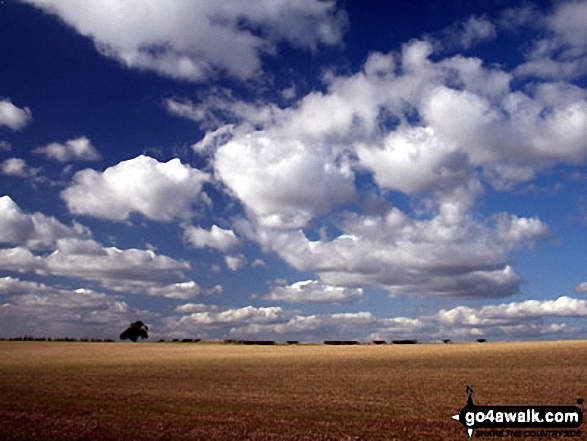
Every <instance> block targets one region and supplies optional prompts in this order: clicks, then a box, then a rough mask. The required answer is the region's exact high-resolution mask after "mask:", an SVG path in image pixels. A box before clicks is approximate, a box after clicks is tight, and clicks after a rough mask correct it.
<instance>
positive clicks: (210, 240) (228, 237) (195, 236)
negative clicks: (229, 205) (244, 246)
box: [184, 225, 240, 251]
mask: <svg viewBox="0 0 587 441" xmlns="http://www.w3.org/2000/svg"><path fill="white" fill-rule="evenodd" d="M184 237H185V238H186V239H187V240H188V242H189V243H190V244H191V245H193V246H195V247H196V248H205V247H209V248H215V249H217V250H220V251H227V250H229V249H230V248H234V247H236V246H238V245H239V244H240V241H239V239H238V238H237V237H236V236H235V234H234V231H232V230H224V229H222V228H220V227H218V226H217V225H212V228H210V230H205V229H203V228H200V227H194V226H192V225H190V226H186V227H184Z"/></svg>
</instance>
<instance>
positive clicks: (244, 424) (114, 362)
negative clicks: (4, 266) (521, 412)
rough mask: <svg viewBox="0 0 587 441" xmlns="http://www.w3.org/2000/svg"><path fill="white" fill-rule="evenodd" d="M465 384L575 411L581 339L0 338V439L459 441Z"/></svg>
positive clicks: (585, 361) (488, 400)
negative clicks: (334, 342)
mask: <svg viewBox="0 0 587 441" xmlns="http://www.w3.org/2000/svg"><path fill="white" fill-rule="evenodd" d="M466 385H471V386H472V387H473V388H474V390H475V394H474V398H475V402H476V404H487V405H490V404H491V405H498V404H502V405H549V404H560V405H573V404H575V401H576V399H577V398H579V397H582V398H587V342H586V341H566V342H524V343H485V344H448V345H444V344H421V345H405V346H404V345H384V346H374V345H361V346H324V345H299V346H281V345H280V346H239V345H224V344H202V343H198V344H189V343H177V344H174V343H136V344H132V343H58V342H0V439H55V440H78V439H80V440H101V439H129V440H130V439H137V440H138V439H141V440H149V439H161V440H163V439H169V440H175V439H201V440H379V439H386V440H396V439H397V440H426V439H430V440H452V439H454V440H465V439H467V437H466V434H465V430H464V428H463V427H462V426H461V425H460V424H459V423H458V422H456V421H453V420H451V418H450V417H451V415H453V414H455V413H458V411H459V410H460V409H461V408H462V407H463V406H464V405H465V402H466V398H467V394H466V391H465V388H466ZM584 432H585V430H584ZM574 439H577V438H574Z"/></svg>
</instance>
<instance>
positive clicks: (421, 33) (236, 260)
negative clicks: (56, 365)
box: [0, 0, 587, 341]
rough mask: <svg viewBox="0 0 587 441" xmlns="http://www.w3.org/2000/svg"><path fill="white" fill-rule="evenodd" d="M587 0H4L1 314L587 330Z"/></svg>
mask: <svg viewBox="0 0 587 441" xmlns="http://www.w3.org/2000/svg"><path fill="white" fill-rule="evenodd" d="M586 30H587V2H585V1H554V2H546V1H544V2H526V1H525V2H511V1H507V2H506V1H499V0H495V1H475V2H461V1H456V0H455V1H452V2H443V3H442V5H441V4H439V3H438V2H414V1H403V0H402V1H393V2H391V1H390V2H380V1H363V0H362V1H353V0H347V1H341V2H335V1H315V0H304V1H296V2H288V1H275V2H258V1H252V0H251V1H248V0H238V1H237V0H227V1H223V2H217V1H200V2H184V1H179V0H177V1H166V2H160V1H154V0H153V1H150V0H149V1H146V0H141V1H137V0H125V1H121V0H119V1H109V0H88V1H84V2H79V3H77V2H68V1H62V0H23V1H3V2H1V3H0V186H1V187H0V189H1V192H0V193H1V194H0V335H2V336H16V335H23V334H34V335H38V336H74V337H101V338H114V337H116V336H117V335H118V333H119V332H120V331H121V330H123V329H124V327H125V326H127V324H128V323H129V322H131V321H135V320H143V321H144V322H146V323H148V324H149V325H150V327H151V336H152V338H174V337H192V338H196V337H197V338H203V339H222V338H247V339H273V340H278V341H285V340H302V341H321V340H326V339H337V338H340V339H356V340H361V341H370V340H372V339H385V340H392V339H399V338H418V339H420V340H423V341H437V340H440V339H445V338H450V339H453V340H455V341H470V340H473V339H476V338H480V337H485V338H489V339H492V340H518V339H558V338H584V337H585V336H586V331H587V330H586V328H585V325H584V322H585V317H587V297H586V293H587V283H585V282H587V274H586V273H585V268H586V263H587V262H586V259H585V258H584V257H583V256H584V255H585V253H584V249H585V247H586V245H587V243H586V242H587V241H586V239H585V237H586V234H585V233H586V228H587V191H586V187H585V182H586V179H587V174H586V170H585V164H586V163H587V141H586V140H587V101H586V98H587V89H586V87H587V83H586V74H587V43H586V42H587V31H586Z"/></svg>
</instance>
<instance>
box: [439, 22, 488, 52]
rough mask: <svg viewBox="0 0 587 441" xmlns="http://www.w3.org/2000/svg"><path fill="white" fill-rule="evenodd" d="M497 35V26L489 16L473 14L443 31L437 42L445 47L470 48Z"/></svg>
mask: <svg viewBox="0 0 587 441" xmlns="http://www.w3.org/2000/svg"><path fill="white" fill-rule="evenodd" d="M496 37H497V29H496V26H495V25H494V24H493V23H492V22H491V21H490V20H489V19H488V18H487V17H476V16H471V17H469V19H468V20H466V21H462V22H459V23H457V24H455V25H453V26H450V27H448V28H447V29H445V30H444V31H443V32H441V37H440V39H438V40H437V41H435V43H437V44H438V45H440V46H441V48H443V49H445V48H446V49H453V48H462V49H464V50H468V49H470V48H472V47H473V46H475V45H477V44H479V43H482V42H485V41H489V40H493V39H495V38H496Z"/></svg>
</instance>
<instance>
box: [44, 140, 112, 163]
mask: <svg viewBox="0 0 587 441" xmlns="http://www.w3.org/2000/svg"><path fill="white" fill-rule="evenodd" d="M33 153H36V154H42V155H45V156H46V157H47V158H49V159H52V160H54V161H59V162H70V161H99V160H100V159H102V156H101V155H100V153H99V152H98V150H96V148H95V147H94V146H93V145H92V142H91V141H90V140H89V139H88V138H86V137H85V136H81V137H79V138H75V139H70V140H69V141H66V142H65V144H59V143H57V142H53V143H51V144H48V145H46V146H44V147H38V148H36V149H34V150H33Z"/></svg>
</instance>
